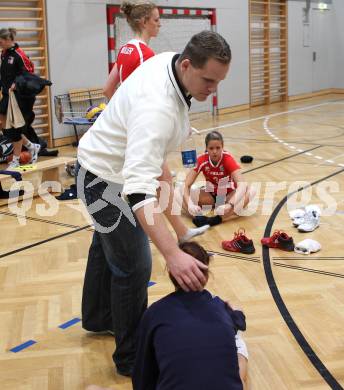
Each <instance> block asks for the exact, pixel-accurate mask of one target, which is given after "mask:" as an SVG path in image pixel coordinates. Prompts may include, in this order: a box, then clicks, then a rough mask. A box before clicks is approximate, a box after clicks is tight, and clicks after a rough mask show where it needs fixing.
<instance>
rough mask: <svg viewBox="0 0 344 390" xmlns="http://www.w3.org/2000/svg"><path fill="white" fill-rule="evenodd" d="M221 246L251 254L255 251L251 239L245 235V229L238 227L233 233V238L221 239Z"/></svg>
mask: <svg viewBox="0 0 344 390" xmlns="http://www.w3.org/2000/svg"><path fill="white" fill-rule="evenodd" d="M222 248H223V249H225V250H226V251H230V252H241V253H245V254H246V255H251V254H252V253H254V252H255V248H254V245H253V241H252V240H250V239H249V238H247V237H246V235H245V229H239V230H238V231H237V232H235V233H234V238H233V240H228V241H222Z"/></svg>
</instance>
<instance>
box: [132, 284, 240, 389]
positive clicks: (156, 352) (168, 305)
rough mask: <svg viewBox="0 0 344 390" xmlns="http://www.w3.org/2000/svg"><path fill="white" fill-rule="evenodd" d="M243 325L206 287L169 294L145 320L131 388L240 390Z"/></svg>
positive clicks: (236, 313)
mask: <svg viewBox="0 0 344 390" xmlns="http://www.w3.org/2000/svg"><path fill="white" fill-rule="evenodd" d="M245 328H246V324H245V316H244V314H243V313H242V312H241V311H233V310H231V309H230V308H228V306H227V305H226V303H225V302H224V301H222V300H221V299H220V298H218V297H215V298H213V297H212V295H211V294H210V293H209V292H208V291H207V290H204V291H202V292H184V291H182V290H180V291H176V292H174V293H172V294H169V295H168V296H166V297H164V298H163V299H161V300H159V301H158V302H155V303H153V304H152V305H151V306H150V307H149V308H148V309H147V311H146V312H145V314H144V316H143V318H142V322H141V325H140V329H139V345H138V351H137V357H136V363H135V367H134V372H133V377H132V380H133V389H134V390H210V389H211V390H242V388H243V387H242V382H241V380H240V376H239V366H238V355H237V348H236V345H235V334H236V331H237V330H238V329H242V330H245Z"/></svg>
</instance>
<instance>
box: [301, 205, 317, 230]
mask: <svg viewBox="0 0 344 390" xmlns="http://www.w3.org/2000/svg"><path fill="white" fill-rule="evenodd" d="M319 219H320V216H319V214H318V213H317V211H316V210H311V211H308V212H307V213H306V214H305V216H304V220H303V222H302V223H301V224H300V225H299V226H298V231H299V232H302V233H307V232H312V231H314V230H315V229H316V228H317V227H319Z"/></svg>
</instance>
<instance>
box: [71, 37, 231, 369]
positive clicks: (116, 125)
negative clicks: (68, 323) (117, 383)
mask: <svg viewBox="0 0 344 390" xmlns="http://www.w3.org/2000/svg"><path fill="white" fill-rule="evenodd" d="M230 61H231V50H230V47H229V45H228V43H227V42H226V40H225V39H224V38H223V37H222V36H221V35H219V34H217V33H215V32H211V31H202V32H200V33H198V34H196V35H194V36H193V37H192V38H191V40H190V41H189V42H188V43H187V45H186V47H185V49H184V50H183V52H182V54H180V55H179V54H176V53H170V52H168V53H162V54H159V55H156V56H154V57H152V58H151V59H149V60H148V61H146V62H144V63H143V64H142V65H141V66H140V67H138V68H137V69H136V70H135V72H133V73H132V74H131V75H130V76H129V77H128V79H127V80H126V81H125V82H124V83H123V84H122V85H121V86H120V87H119V88H118V90H117V91H116V93H115V94H114V96H113V97H112V99H111V100H110V102H109V104H108V105H107V107H106V109H105V110H104V111H103V113H102V115H100V116H99V118H98V119H97V120H96V122H95V123H94V124H93V126H92V127H91V128H90V129H89V131H88V132H87V133H86V134H85V135H84V136H83V138H82V139H81V141H80V144H79V148H78V163H79V164H80V165H79V166H78V168H79V169H78V173H77V184H78V195H79V197H80V198H81V199H82V200H83V201H84V202H85V204H86V206H87V209H88V212H89V213H90V214H91V216H92V219H93V222H94V225H95V232H94V235H93V240H92V244H91V247H90V250H89V256H88V263H87V269H86V273H85V281H84V289H83V298H82V325H83V328H84V329H86V330H89V331H96V332H97V331H98V332H99V331H106V330H112V331H113V332H114V336H115V341H116V350H115V352H114V355H113V359H114V362H115V364H116V367H117V372H118V373H119V374H121V375H127V376H131V373H132V368H133V364H134V360H135V353H136V348H137V335H136V330H137V326H138V324H139V321H140V318H141V316H142V314H143V312H144V311H145V309H146V308H147V287H148V282H149V280H150V275H151V265H152V263H151V253H150V246H149V242H148V237H149V238H150V239H151V240H152V242H153V243H154V244H155V246H156V247H157V249H158V250H159V252H160V253H161V254H162V256H163V257H164V259H165V261H166V265H167V268H168V270H169V272H170V273H171V274H172V275H173V277H174V278H175V279H176V280H177V282H178V284H179V285H180V286H181V288H182V289H183V290H185V291H190V290H192V291H199V290H202V288H203V285H204V284H205V282H206V280H205V277H204V275H203V273H202V271H201V269H202V268H203V269H204V268H206V266H205V265H204V264H203V263H201V262H199V261H198V260H196V259H195V258H193V257H192V256H190V255H188V254H186V253H185V252H183V251H181V250H180V249H179V248H178V245H177V242H176V241H175V240H174V239H173V236H172V234H171V233H170V232H169V230H168V228H167V226H166V223H165V220H164V218H163V215H162V212H161V211H159V207H158V206H159V205H158V201H157V190H158V187H159V181H158V180H157V179H158V178H159V177H160V176H161V173H162V165H163V163H164V161H165V159H166V156H167V154H168V153H169V152H170V151H173V150H175V149H176V148H177V147H178V146H179V145H181V144H182V142H183V141H184V140H185V139H186V138H187V137H188V135H189V131H190V123H189V118H188V111H189V108H190V105H191V97H193V98H194V99H196V100H198V101H205V100H206V99H207V97H208V96H209V95H210V94H211V93H213V92H214V91H215V90H216V88H217V86H218V84H219V83H220V82H221V81H222V80H224V79H225V77H226V75H227V73H228V70H229V66H230ZM120 196H122V198H121V197H120ZM123 198H124V199H126V200H127V202H128V203H127V202H126V201H125V200H124V199H123ZM128 204H129V205H128ZM129 206H130V207H129Z"/></svg>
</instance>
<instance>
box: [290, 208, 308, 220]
mask: <svg viewBox="0 0 344 390" xmlns="http://www.w3.org/2000/svg"><path fill="white" fill-rule="evenodd" d="M305 214H306V211H305V209H295V210H291V211H289V217H290V219H292V220H293V219H295V218H301V217H304V215H305Z"/></svg>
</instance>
